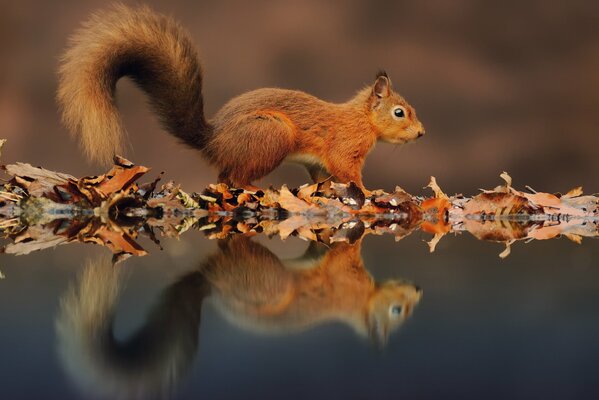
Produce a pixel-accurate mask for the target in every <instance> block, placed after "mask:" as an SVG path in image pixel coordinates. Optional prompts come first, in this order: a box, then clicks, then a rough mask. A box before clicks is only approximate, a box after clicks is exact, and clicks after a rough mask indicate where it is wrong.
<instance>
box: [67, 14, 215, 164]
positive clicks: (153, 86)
mask: <svg viewBox="0 0 599 400" xmlns="http://www.w3.org/2000/svg"><path fill="white" fill-rule="evenodd" d="M123 76H128V77H130V78H131V79H132V80H133V81H134V82H135V83H136V84H137V85H138V86H139V87H140V88H141V89H142V90H143V91H145V92H146V93H147V94H148V96H149V98H150V104H151V105H152V107H153V108H154V110H155V111H156V113H157V114H158V115H159V118H160V120H161V122H162V123H163V125H164V127H165V128H166V130H168V131H169V132H170V133H171V134H173V135H175V136H176V137H178V138H180V139H181V140H183V141H184V142H185V143H187V144H188V145H190V146H192V147H196V148H203V147H204V144H205V142H206V140H207V136H208V135H209V133H210V131H211V127H210V125H209V124H208V123H207V122H206V120H205V118H204V110H203V109H204V104H203V99H202V69H201V66H200V63H199V61H198V57H197V53H196V51H195V48H194V46H193V44H192V42H191V40H190V38H189V36H188V35H187V33H186V32H185V31H184V30H183V28H181V27H180V26H179V24H177V23H176V22H175V21H174V20H172V19H171V18H168V17H166V16H163V15H160V14H157V13H155V12H153V11H152V10H151V9H150V8H148V7H145V6H144V7H140V8H135V9H133V8H129V7H126V6H124V5H121V4H117V5H114V6H112V7H111V8H109V9H108V10H106V11H103V12H99V13H96V14H94V15H92V17H91V18H90V19H89V20H88V21H87V22H86V23H84V24H83V27H82V28H81V29H80V30H79V31H77V32H76V33H75V35H74V36H73V37H72V38H71V41H70V48H69V49H68V50H67V51H66V53H65V54H64V55H63V57H62V59H61V63H60V68H59V88H58V95H57V98H58V102H59V104H60V106H61V108H62V119H63V122H64V124H65V125H66V126H67V127H68V129H69V130H70V131H71V133H72V134H73V135H78V136H79V137H80V138H81V142H82V146H83V148H84V150H85V152H86V154H87V155H88V156H89V158H91V159H92V160H94V161H99V162H102V163H104V164H110V163H111V162H112V157H113V156H114V155H115V154H121V153H122V152H123V141H124V133H123V128H122V127H121V122H120V118H119V115H118V111H117V109H116V105H115V99H114V94H115V89H116V83H117V81H118V80H119V79H120V78H121V77H123Z"/></svg>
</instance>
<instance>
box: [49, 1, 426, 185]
mask: <svg viewBox="0 0 599 400" xmlns="http://www.w3.org/2000/svg"><path fill="white" fill-rule="evenodd" d="M124 76H127V77H129V78H131V79H132V80H133V81H134V82H135V83H136V84H137V85H138V86H139V87H140V88H141V89H142V90H143V91H144V92H145V93H146V94H147V95H148V96H149V100H150V104H151V106H152V107H153V109H154V111H155V112H156V114H157V115H158V116H159V118H160V121H161V122H162V124H163V125H164V128H165V129H166V130H167V131H168V132H169V133H171V134H172V135H174V136H176V137H177V138H179V139H181V140H182V141H183V142H184V143H185V144H187V145H188V146H191V147H192V148H196V149H198V150H200V151H201V152H202V153H203V155H204V156H205V157H206V158H207V160H208V161H209V162H210V163H211V164H212V165H214V166H215V167H216V168H218V170H219V176H218V179H219V181H220V182H224V183H227V184H229V185H234V186H237V187H251V183H252V181H254V180H256V179H259V178H262V177H264V176H265V175H267V174H268V173H270V172H271V171H273V170H274V169H275V168H276V167H277V166H278V165H279V164H280V163H281V162H282V161H283V160H290V161H296V162H299V163H301V164H303V165H305V166H306V167H307V169H308V172H309V173H310V176H311V177H312V179H313V180H314V181H320V180H322V179H326V178H327V177H329V176H331V175H332V176H334V177H335V178H336V179H337V180H338V181H341V182H344V183H349V182H350V181H353V182H355V183H356V184H357V185H359V186H360V187H361V188H364V185H363V183H362V167H363V165H364V160H365V158H366V155H367V154H368V152H369V151H370V150H371V149H372V147H373V146H374V144H375V142H376V141H377V140H379V139H380V140H383V141H386V142H390V143H396V144H403V143H406V142H408V141H411V140H414V139H416V138H418V137H420V136H422V135H423V134H424V127H423V125H422V123H421V122H420V121H419V120H418V118H417V117H416V112H415V110H414V108H413V107H411V106H410V105H409V104H408V103H407V102H406V101H405V100H404V99H403V97H401V96H400V95H399V94H398V93H397V92H395V91H393V89H392V87H391V80H390V79H389V77H388V76H387V74H386V73H385V72H379V73H378V74H377V76H376V80H375V82H374V84H372V86H369V87H366V88H365V89H362V90H360V91H359V92H358V93H357V94H356V95H355V96H354V97H353V98H352V99H350V100H349V101H347V102H345V103H341V104H334V103H329V102H326V101H323V100H320V99H318V98H316V97H314V96H311V95H309V94H307V93H304V92H301V91H296V90H285V89H277V88H264V89H258V90H253V91H250V92H247V93H244V94H242V95H240V96H237V97H235V98H233V99H231V100H230V101H229V102H228V103H227V104H225V105H224V106H223V107H222V108H221V109H220V110H219V111H218V112H217V113H216V115H214V117H213V118H212V119H211V120H207V119H206V117H205V115H204V99H203V97H202V79H203V78H202V76H203V74H202V68H201V66H200V62H199V60H198V56H197V53H196V50H195V48H194V46H193V44H192V41H191V39H190V37H189V35H188V34H187V33H186V32H185V30H184V29H183V28H182V27H181V26H180V25H179V24H178V23H177V22H175V21H174V20H173V19H171V18H169V17H166V16H164V15H160V14H158V13H156V12H154V11H152V10H151V9H150V8H148V7H145V6H142V7H139V8H129V7H126V6H124V5H121V4H117V5H115V6H113V7H111V8H109V9H108V10H105V11H101V12H98V13H96V14H94V15H92V17H91V18H90V19H89V20H88V21H87V22H86V23H84V24H83V26H82V28H81V29H80V30H78V31H77V32H76V33H75V35H74V36H73V37H72V38H71V41H70V47H69V48H68V50H67V51H66V52H65V54H64V55H63V57H62V59H61V62H60V67H59V88H58V94H57V99H58V102H59V104H60V106H61V109H62V120H63V122H64V124H65V125H66V126H67V128H68V129H69V130H70V132H71V133H72V134H73V135H76V136H79V138H80V140H81V142H82V145H83V148H84V150H85V153H86V154H87V156H88V157H89V158H91V159H92V160H94V161H99V162H102V163H103V164H109V163H110V162H111V161H112V157H113V156H114V155H115V154H118V153H122V151H123V136H124V133H123V128H122V127H121V122H120V119H119V115H118V111H117V108H116V105H115V90H116V83H117V81H118V80H119V79H120V78H121V77H124Z"/></svg>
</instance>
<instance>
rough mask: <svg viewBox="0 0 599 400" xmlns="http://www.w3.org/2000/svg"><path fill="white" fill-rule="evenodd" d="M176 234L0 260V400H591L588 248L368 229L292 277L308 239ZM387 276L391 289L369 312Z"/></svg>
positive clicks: (594, 273) (593, 307)
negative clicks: (111, 253) (137, 254)
mask: <svg viewBox="0 0 599 400" xmlns="http://www.w3.org/2000/svg"><path fill="white" fill-rule="evenodd" d="M186 236H187V237H184V238H182V239H181V240H180V241H175V240H171V241H165V243H164V245H165V249H164V251H157V250H156V251H154V252H152V254H150V255H149V256H146V257H141V258H134V259H129V260H127V261H126V262H125V263H123V264H121V265H119V266H118V267H116V268H112V267H110V266H109V265H108V264H107V250H106V249H102V248H97V247H95V246H91V245H88V246H85V245H73V246H62V247H59V248H57V249H55V250H50V251H43V252H37V253H33V254H31V255H29V256H22V257H11V256H3V257H2V262H1V263H0V270H1V271H2V273H3V274H4V276H5V278H4V279H2V280H0V318H1V319H0V355H1V357H2V362H1V363H0V393H2V396H1V397H2V398H6V399H18V398H60V399H71V398H73V399H78V398H110V399H113V398H146V397H150V398H153V397H173V398H206V399H208V398H219V399H220V398H244V399H245V398H260V397H262V398H282V397H285V398H375V397H378V396H383V397H386V398H389V397H391V398H402V397H403V398H431V397H438V398H526V399H529V398H589V399H590V398H597V397H598V396H599V379H598V378H597V375H598V372H599V340H598V339H599V314H598V313H597V308H598V306H599V290H598V289H599V268H598V267H599V265H598V260H599V246H597V243H596V241H593V240H590V241H586V242H584V243H583V244H582V245H577V244H574V243H571V242H569V241H568V240H566V239H561V240H551V241H539V242H534V243H530V244H524V243H517V244H515V245H514V246H513V248H512V254H511V255H510V256H509V257H508V258H507V259H505V260H501V259H499V257H498V256H497V255H498V253H500V252H501V251H502V250H503V247H502V246H500V245H497V244H493V243H487V242H479V241H476V240H475V239H474V238H472V237H471V236H468V235H461V236H458V237H453V236H452V237H448V238H444V239H443V241H441V243H440V244H439V245H438V247H437V251H436V252H435V253H434V254H429V253H428V248H427V246H426V244H424V243H423V242H422V240H423V239H428V238H429V237H428V236H426V235H424V234H419V233H415V234H413V235H412V236H410V237H407V238H405V239H404V240H402V241H400V242H394V240H393V238H392V237H387V236H381V237H372V236H369V237H366V238H365V239H364V241H363V243H362V246H361V249H359V248H356V246H348V245H344V246H346V247H343V248H341V247H339V246H335V247H333V248H332V249H330V250H328V251H327V249H326V248H323V249H320V252H317V253H313V254H312V255H311V256H310V257H308V258H307V259H305V260H304V262H303V263H302V265H297V263H296V264H295V265H293V266H290V265H289V264H288V263H287V264H285V263H284V262H282V261H281V260H285V259H293V258H297V257H300V256H301V255H302V254H303V253H304V251H305V250H306V248H307V247H308V244H307V243H306V242H303V241H301V240H299V239H296V238H291V239H289V240H287V241H285V242H281V241H280V240H279V239H272V240H269V239H267V238H264V237H258V238H254V239H252V241H251V242H243V243H237V244H236V245H235V246H237V247H233V248H232V247H231V246H230V243H229V244H228V245H221V247H220V248H219V246H218V243H217V242H216V241H208V240H206V239H204V238H203V237H202V236H201V235H200V234H199V233H197V232H196V233H190V234H188V235H186ZM146 246H147V248H150V245H148V244H147V243H146ZM362 262H363V265H362ZM86 263H87V265H88V266H87V267H86ZM292 267H293V268H292ZM235 271H237V272H235ZM240 271H241V272H240ZM367 272H368V273H370V275H371V276H372V279H373V281H376V282H377V285H374V284H371V286H370V287H369V286H368V282H369V279H370V278H369V277H368V274H367ZM82 276H87V278H88V286H87V287H86V288H84V289H81V288H80V285H81V277H82ZM390 281H391V283H389V282H390ZM385 282H387V283H388V284H387V286H389V285H391V286H393V287H394V288H395V289H393V290H396V291H398V292H399V294H397V293H395V294H393V295H391V294H389V296H390V299H386V300H385V301H388V303H384V301H383V300H381V301H379V303H381V304H386V305H384V306H380V307H379V308H378V309H377V310H376V313H377V314H376V315H377V316H376V318H371V317H372V315H371V314H372V313H370V314H369V311H367V310H369V307H370V306H369V304H370V305H371V304H372V302H369V301H370V300H368V301H366V302H365V301H364V299H371V297H368V296H372V293H374V292H373V291H376V290H380V288H381V287H383V286H384V285H383V284H384V283H385ZM117 284H120V287H121V289H120V296H119V297H118V299H117V300H116V301H115V303H114V307H115V313H116V314H115V315H116V316H115V317H114V320H112V317H111V314H110V309H111V307H110V302H109V300H110V299H113V298H115V293H116V292H114V291H111V288H114V287H115V285H117ZM415 285H417V286H418V287H420V288H421V289H422V291H421V292H418V290H417V288H416V286H415ZM70 287H71V288H73V289H77V290H83V291H82V292H81V293H79V294H80V295H81V296H80V297H78V292H77V291H76V290H74V291H71V292H69V288H70ZM369 288H370V289H369ZM369 290H370V291H369ZM365 293H366V294H365ZM420 295H421V298H420V301H419V302H418V298H419V297H420ZM393 296H395V297H393ZM391 298H392V299H391ZM61 304H62V305H61ZM107 304H108V305H107ZM377 304H378V303H377ZM387 306H388V307H387ZM69 307H70V308H69ZM385 307H387V308H385ZM398 307H399V308H398ZM408 314H409V315H408ZM360 316H361V317H360ZM396 325H398V327H396ZM395 328H396V329H395ZM385 329H387V333H388V341H387V343H386V345H384V346H382V345H381V342H384V340H383V339H384V336H385V335H384V334H383V333H382V332H384V331H385Z"/></svg>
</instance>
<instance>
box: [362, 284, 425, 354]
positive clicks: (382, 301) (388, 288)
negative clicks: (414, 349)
mask: <svg viewBox="0 0 599 400" xmlns="http://www.w3.org/2000/svg"><path fill="white" fill-rule="evenodd" d="M421 297H422V290H421V289H420V288H419V287H418V286H416V285H413V284H411V283H406V282H401V281H395V280H390V281H387V282H385V283H383V284H380V285H377V287H376V289H375V291H374V293H373V294H372V296H371V297H370V300H369V302H368V310H367V313H368V316H367V322H368V333H369V336H370V339H371V340H372V342H373V343H374V344H375V345H376V346H377V347H379V348H383V347H385V345H386V344H387V339H388V337H389V334H390V333H391V332H393V331H394V330H396V329H397V328H399V327H400V326H401V324H403V322H404V321H405V320H406V319H407V318H408V317H409V316H410V315H411V314H412V311H413V310H414V307H416V305H417V304H418V302H420V298H421Z"/></svg>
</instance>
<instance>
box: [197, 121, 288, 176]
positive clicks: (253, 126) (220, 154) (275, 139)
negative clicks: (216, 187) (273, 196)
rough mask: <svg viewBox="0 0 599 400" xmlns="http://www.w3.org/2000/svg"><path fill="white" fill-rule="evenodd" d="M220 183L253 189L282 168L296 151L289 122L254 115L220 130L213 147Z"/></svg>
mask: <svg viewBox="0 0 599 400" xmlns="http://www.w3.org/2000/svg"><path fill="white" fill-rule="evenodd" d="M209 146H210V148H211V150H210V151H211V152H212V154H215V155H216V157H215V164H216V165H217V166H218V167H219V168H220V170H221V174H220V175H219V180H221V181H222V182H225V183H227V182H228V183H230V184H233V185H234V186H236V187H241V188H252V186H251V183H252V181H254V180H257V179H260V178H262V177H264V176H266V175H268V174H269V173H270V172H272V171H273V170H274V169H275V168H276V167H278V166H279V164H281V162H282V161H283V160H284V159H285V158H286V157H287V156H288V155H289V154H291V153H292V152H293V151H294V149H295V138H294V133H293V128H292V126H291V124H290V121H289V120H288V119H286V118H285V117H284V116H281V115H278V113H274V112H267V111H264V112H255V113H252V114H246V115H243V116H241V117H239V118H237V119H236V120H235V121H234V122H232V123H231V124H230V126H225V127H222V128H221V129H219V132H218V133H216V134H215V135H214V137H213V138H212V140H211V142H210V144H209Z"/></svg>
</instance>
